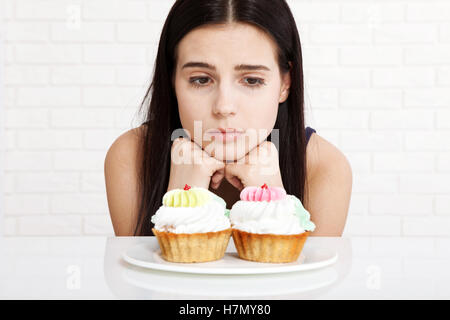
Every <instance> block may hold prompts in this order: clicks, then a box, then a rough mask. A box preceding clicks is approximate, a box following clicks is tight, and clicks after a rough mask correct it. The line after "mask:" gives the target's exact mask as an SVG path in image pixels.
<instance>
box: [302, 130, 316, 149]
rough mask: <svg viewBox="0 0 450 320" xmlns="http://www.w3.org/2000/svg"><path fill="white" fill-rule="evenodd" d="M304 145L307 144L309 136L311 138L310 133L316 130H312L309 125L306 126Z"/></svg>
mask: <svg viewBox="0 0 450 320" xmlns="http://www.w3.org/2000/svg"><path fill="white" fill-rule="evenodd" d="M305 130H306V134H305V135H306V145H308V141H309V138H311V135H312V134H313V132H316V130H314V129H313V128H311V127H306V129H305Z"/></svg>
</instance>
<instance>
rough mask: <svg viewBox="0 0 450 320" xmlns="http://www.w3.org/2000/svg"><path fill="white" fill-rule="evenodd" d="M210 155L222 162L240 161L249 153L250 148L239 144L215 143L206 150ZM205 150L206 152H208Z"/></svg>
mask: <svg viewBox="0 0 450 320" xmlns="http://www.w3.org/2000/svg"><path fill="white" fill-rule="evenodd" d="M206 149H207V152H208V154H210V155H212V156H213V157H214V158H216V159H217V160H220V161H228V162H231V161H235V160H239V159H241V158H243V157H245V155H246V154H247V153H248V150H249V149H248V148H245V145H244V144H241V143H239V142H228V143H219V142H213V143H211V144H209V145H208V147H207V148H206ZM206 149H205V151H206Z"/></svg>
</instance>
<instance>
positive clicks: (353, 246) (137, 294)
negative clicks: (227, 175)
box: [0, 237, 450, 299]
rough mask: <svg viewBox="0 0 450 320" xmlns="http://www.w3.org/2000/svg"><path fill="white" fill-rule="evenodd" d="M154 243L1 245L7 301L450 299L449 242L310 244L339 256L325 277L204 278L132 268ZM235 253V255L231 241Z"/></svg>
mask: <svg viewBox="0 0 450 320" xmlns="http://www.w3.org/2000/svg"><path fill="white" fill-rule="evenodd" d="M142 241H156V239H155V238H154V237H108V238H107V237H4V238H0V298H1V299H305V298H306V299H449V298H450V275H449V271H450V238H448V237H434V238H430V237H427V238H425V237H413V238H412V237H409V238H398V237H352V238H346V237H343V238H334V237H309V238H308V240H307V242H306V244H305V246H307V245H311V244H313V245H320V246H322V245H323V246H328V247H332V248H335V250H336V251H337V252H338V255H339V258H338V261H337V262H336V263H335V264H334V265H332V266H328V267H325V268H322V269H319V270H311V271H302V272H291V273H284V274H260V275H200V274H181V273H173V272H167V271H154V270H149V269H144V268H140V267H135V266H132V265H129V264H128V263H126V262H125V261H123V260H122V258H121V253H122V252H123V250H126V249H127V248H129V246H131V245H134V244H136V243H138V242H142ZM230 246H233V247H234V244H233V241H232V240H230Z"/></svg>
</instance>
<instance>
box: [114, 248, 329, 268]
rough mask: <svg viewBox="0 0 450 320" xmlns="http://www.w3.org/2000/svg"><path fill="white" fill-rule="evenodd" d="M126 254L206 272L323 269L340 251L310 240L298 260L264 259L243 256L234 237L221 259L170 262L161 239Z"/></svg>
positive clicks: (155, 264)
mask: <svg viewBox="0 0 450 320" xmlns="http://www.w3.org/2000/svg"><path fill="white" fill-rule="evenodd" d="M122 257H123V259H124V260H125V261H126V262H128V263H130V264H133V265H136V266H139V267H144V268H150V269H155V270H163V271H173V272H182V273H202V274H261V273H283V272H292V271H306V270H313V269H319V268H323V267H326V266H329V265H331V264H333V263H335V262H336V261H337V258H338V255H337V253H336V252H335V251H333V250H331V249H328V248H326V247H313V246H308V241H307V242H306V243H305V246H304V247H303V250H302V252H301V254H300V257H299V258H298V260H297V261H295V262H290V263H261V262H254V261H247V260H243V259H240V258H239V257H238V254H237V252H236V248H235V246H234V243H233V242H232V241H230V244H229V246H228V248H227V251H226V252H225V256H224V257H223V258H222V259H220V260H216V261H210V262H197V263H174V262H168V261H166V260H164V259H163V258H162V257H161V250H160V249H159V245H158V243H157V242H152V243H139V244H136V245H134V246H132V247H130V248H128V250H126V251H125V252H123V253H122Z"/></svg>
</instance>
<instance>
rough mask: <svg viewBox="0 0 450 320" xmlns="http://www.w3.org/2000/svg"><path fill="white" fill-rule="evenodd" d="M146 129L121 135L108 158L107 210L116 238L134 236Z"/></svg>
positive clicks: (111, 147) (106, 180)
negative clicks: (140, 154)
mask: <svg viewBox="0 0 450 320" xmlns="http://www.w3.org/2000/svg"><path fill="white" fill-rule="evenodd" d="M143 130H144V127H142V126H141V127H138V128H135V129H131V130H129V131H127V132H125V133H123V134H121V135H120V136H119V137H118V138H117V139H116V140H115V141H114V142H113V143H112V145H111V146H110V147H109V149H108V152H107V154H106V157H105V168H104V169H105V184H106V196H107V200H108V207H109V212H110V216H111V221H112V224H113V228H114V232H115V234H116V235H117V236H132V235H133V234H134V228H135V226H136V221H137V213H138V204H139V196H138V194H139V178H138V177H139V173H138V168H139V163H138V161H139V150H140V141H141V139H142V137H143V133H144V131H143Z"/></svg>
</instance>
